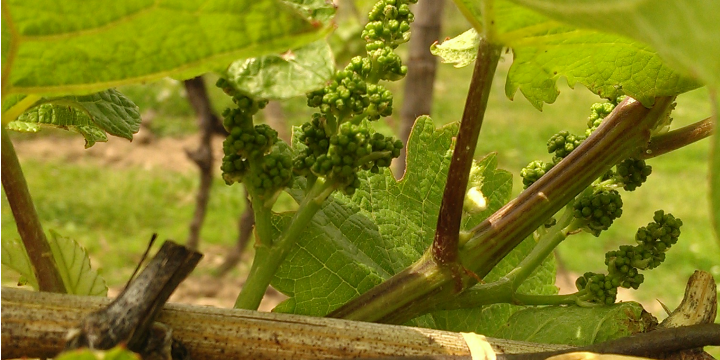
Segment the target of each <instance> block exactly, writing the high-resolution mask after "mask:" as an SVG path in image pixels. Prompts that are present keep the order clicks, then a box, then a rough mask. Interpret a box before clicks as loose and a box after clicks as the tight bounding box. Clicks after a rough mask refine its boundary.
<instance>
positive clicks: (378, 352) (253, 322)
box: [2, 288, 568, 360]
mask: <svg viewBox="0 0 720 360" xmlns="http://www.w3.org/2000/svg"><path fill="white" fill-rule="evenodd" d="M110 301H111V300H110V299H106V298H98V297H87V296H73V295H61V294H51V293H39V292H30V291H24V290H18V289H10V288H3V289H2V344H3V346H2V358H3V359H10V358H17V357H29V358H42V357H53V356H55V355H57V354H58V352H60V351H61V350H62V349H63V346H64V344H65V336H66V333H67V331H68V329H70V328H72V327H74V326H76V325H77V323H78V322H79V321H80V320H81V319H82V318H83V317H85V316H86V315H87V314H89V313H90V312H92V311H95V310H98V309H100V308H102V307H104V306H107V304H108V303H110ZM157 321H159V322H162V323H163V324H165V325H167V326H169V327H171V328H172V329H173V338H175V339H177V340H179V341H180V342H182V343H183V344H184V345H185V347H186V348H187V349H188V351H189V352H190V355H191V356H192V358H193V359H194V360H203V359H333V358H336V359H337V358H353V357H366V358H367V357H386V356H414V355H456V356H468V358H469V355H470V352H469V349H468V347H467V345H466V342H465V340H464V339H463V336H462V334H460V333H454V332H449V331H439V330H431V329H422V328H413V327H405V326H396V325H383V324H373V323H364V322H355V321H347V320H338V319H327V318H315V317H308V316H299V315H289V314H276V313H261V312H256V311H247V310H233V309H216V308H211V307H200V306H189V305H178V304H167V305H166V306H165V308H164V309H163V311H162V312H161V313H160V316H159V317H158V319H157ZM488 341H489V342H490V343H491V345H492V346H493V348H494V350H495V351H497V352H498V353H513V352H515V353H517V352H536V351H549V350H559V349H565V348H568V347H567V346H563V345H542V344H534V343H527V342H520V341H509V340H500V339H490V338H488Z"/></svg>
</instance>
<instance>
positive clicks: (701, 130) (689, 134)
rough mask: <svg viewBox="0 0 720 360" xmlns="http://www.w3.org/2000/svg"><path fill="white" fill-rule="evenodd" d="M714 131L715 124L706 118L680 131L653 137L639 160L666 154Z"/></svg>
mask: <svg viewBox="0 0 720 360" xmlns="http://www.w3.org/2000/svg"><path fill="white" fill-rule="evenodd" d="M714 131H715V124H714V123H713V121H712V119H711V118H707V119H705V120H701V121H698V122H696V123H694V124H690V125H688V126H685V127H682V128H680V129H677V130H673V131H670V132H667V133H665V134H662V135H658V136H654V137H653V138H652V139H650V145H648V148H647V150H645V151H643V152H642V155H640V156H639V158H640V159H650V158H654V157H656V156H660V155H663V154H667V153H669V152H671V151H674V150H677V149H680V148H682V147H684V146H687V145H690V144H692V143H694V142H696V141H700V140H702V139H704V138H706V137H709V136H710V135H712V134H713V132H714Z"/></svg>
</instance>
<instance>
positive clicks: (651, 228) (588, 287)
mask: <svg viewBox="0 0 720 360" xmlns="http://www.w3.org/2000/svg"><path fill="white" fill-rule="evenodd" d="M681 226H682V220H680V219H677V218H675V217H674V216H673V215H672V214H665V212H664V211H662V210H658V211H656V212H655V215H654V216H653V222H651V223H649V224H648V225H647V226H644V227H641V228H640V229H638V231H637V233H636V234H635V241H636V242H637V243H638V244H637V245H635V246H630V245H622V246H620V248H619V249H618V250H614V251H609V252H607V253H606V254H605V265H607V267H608V274H607V275H605V274H595V273H585V274H584V275H583V276H582V277H580V278H578V279H577V281H576V282H575V285H576V286H577V288H578V290H580V291H584V294H583V295H582V296H581V300H583V301H585V302H589V303H599V304H612V303H614V302H615V299H616V295H617V288H618V287H624V288H626V289H637V288H638V287H639V286H640V284H642V282H643V281H644V280H645V278H644V276H643V275H642V274H640V273H639V270H650V269H654V268H656V267H658V266H659V265H660V264H661V263H662V262H663V261H665V253H666V252H667V251H668V250H669V249H670V247H671V246H672V245H674V244H676V243H677V240H678V237H679V236H680V227H681Z"/></svg>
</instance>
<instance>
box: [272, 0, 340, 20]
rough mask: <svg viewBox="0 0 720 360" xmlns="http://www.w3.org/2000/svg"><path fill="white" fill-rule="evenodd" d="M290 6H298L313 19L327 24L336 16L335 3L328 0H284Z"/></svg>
mask: <svg viewBox="0 0 720 360" xmlns="http://www.w3.org/2000/svg"><path fill="white" fill-rule="evenodd" d="M284 1H285V3H287V4H288V5H290V6H293V7H295V8H297V9H298V10H299V11H301V12H302V13H304V14H306V16H307V17H308V18H310V19H312V20H317V21H320V22H322V23H323V24H325V25H328V24H329V23H330V21H332V19H333V18H334V17H335V4H333V2H332V1H327V0H284Z"/></svg>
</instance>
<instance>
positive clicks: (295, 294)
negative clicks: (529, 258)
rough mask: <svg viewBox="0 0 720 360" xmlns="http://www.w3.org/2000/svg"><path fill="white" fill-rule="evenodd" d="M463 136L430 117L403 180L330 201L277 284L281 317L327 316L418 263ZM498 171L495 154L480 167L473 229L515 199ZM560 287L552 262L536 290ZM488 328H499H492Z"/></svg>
mask: <svg viewBox="0 0 720 360" xmlns="http://www.w3.org/2000/svg"><path fill="white" fill-rule="evenodd" d="M457 130H458V127H457V125H456V124H452V125H449V126H446V127H443V128H440V129H435V126H434V125H433V123H432V121H431V120H430V118H428V117H420V118H418V120H417V122H416V123H415V126H414V128H413V131H412V133H411V136H410V140H409V142H408V152H407V154H408V155H407V167H406V173H405V175H404V176H403V178H402V179H401V180H400V181H396V180H395V178H394V177H393V175H392V174H391V173H390V171H386V172H384V173H381V174H378V175H373V176H368V175H367V174H365V175H363V176H361V177H362V186H361V187H360V188H358V189H357V191H356V192H355V194H354V195H353V197H352V198H348V197H345V196H335V197H334V198H332V199H329V200H328V201H326V203H325V204H324V205H323V207H322V209H321V210H320V212H318V214H317V215H315V217H314V218H313V221H312V222H311V224H310V225H309V226H308V227H307V229H306V230H305V232H304V233H303V235H302V236H301V237H300V239H298V242H297V244H296V246H295V247H294V248H293V249H292V251H291V252H290V255H289V256H288V257H287V259H286V260H285V262H284V263H283V264H282V265H281V266H280V269H279V270H278V272H277V273H276V276H275V278H274V279H273V282H272V285H273V287H274V288H276V289H278V290H279V291H281V292H283V293H285V294H286V295H288V296H289V297H290V299H288V300H287V301H285V302H284V303H282V304H281V305H279V306H278V307H277V308H276V310H277V311H284V312H294V313H300V314H308V315H316V316H322V315H325V314H327V313H328V312H330V311H332V310H333V309H335V308H337V307H339V306H340V305H342V304H344V303H345V302H347V301H348V300H350V299H352V298H354V297H356V296H357V295H359V294H361V293H363V292H365V291H367V290H369V289H370V288H372V287H373V286H375V285H377V284H379V283H380V282H381V281H383V280H384V279H387V278H389V277H390V276H392V275H393V274H396V273H398V272H399V271H401V270H402V269H404V268H405V267H407V266H408V265H410V264H411V263H412V262H414V261H415V260H417V259H418V258H419V257H420V256H421V255H422V253H423V252H425V250H426V249H427V248H428V247H429V246H430V243H431V242H432V238H433V234H434V232H435V226H436V222H437V216H438V213H439V209H440V202H441V199H442V193H443V189H444V186H445V181H446V177H447V171H448V166H449V163H450V156H451V155H452V142H453V140H452V139H453V136H455V135H456V132H457ZM496 167H497V159H496V157H495V155H494V154H491V155H489V156H487V157H485V158H484V159H482V160H481V161H480V162H479V163H478V164H477V166H476V167H475V170H474V174H473V175H474V176H473V177H472V181H471V186H477V187H480V188H481V192H482V194H483V196H484V197H485V199H486V203H487V208H486V209H485V210H484V211H480V212H476V213H473V214H470V213H466V214H465V215H464V216H463V227H464V228H465V229H467V228H469V227H471V226H472V225H476V224H477V223H478V222H479V221H480V220H481V219H484V218H485V217H487V216H488V215H489V214H491V213H492V212H494V211H495V210H497V209H499V208H500V207H501V206H502V205H504V204H505V202H506V201H507V200H508V198H509V196H510V192H511V186H512V177H511V175H510V174H509V173H507V172H505V171H502V170H497V169H496ZM293 196H295V197H298V198H299V197H300V196H302V192H300V191H294V192H293ZM290 217H291V214H284V215H281V216H276V218H275V224H276V227H277V229H281V228H284V227H285V226H287V222H288V221H289V219H290ZM277 231H279V230H277ZM532 245H533V242H532V240H530V242H525V243H523V246H521V247H519V248H518V249H516V250H515V251H514V252H513V253H512V254H511V255H509V256H508V257H506V260H503V261H502V262H501V263H500V265H499V266H498V268H497V270H496V271H495V272H493V273H492V274H490V275H489V276H490V277H488V279H490V278H497V277H499V276H500V275H504V274H505V273H507V271H509V269H512V268H513V267H514V264H516V263H517V261H519V259H520V258H522V256H523V255H524V254H526V253H527V252H529V251H530V249H531V248H532ZM553 283H554V269H553V268H552V262H548V263H547V264H544V265H543V267H542V269H541V270H540V271H538V272H537V273H536V274H534V275H533V277H532V278H531V280H529V282H528V284H529V285H528V291H531V292H532V293H554V291H555V288H554V286H552V284H553ZM523 289H525V288H523ZM533 289H534V290H533ZM533 291H535V292H533ZM511 312H512V311H511V310H509V309H507V308H505V307H502V306H499V307H496V308H493V307H488V308H487V309H485V311H484V312H482V316H483V319H481V320H478V321H480V322H483V321H484V320H486V319H495V320H496V321H497V322H496V323H495V324H496V325H497V324H501V323H502V322H503V321H504V320H506V319H507V318H508V317H509V316H510V314H511ZM468 315H477V312H476V310H475V309H473V310H456V311H447V312H438V313H435V314H431V315H428V316H424V317H421V318H418V319H416V320H415V322H414V323H413V324H415V325H421V326H427V327H437V328H443V327H447V326H450V324H451V323H454V322H455V321H456V319H460V318H463V319H465V318H467V317H468ZM483 324H487V326H488V327H490V326H491V325H490V323H489V322H488V321H484V322H483ZM469 327H472V329H476V328H477V327H478V325H477V322H473V323H472V324H469V325H468V326H467V327H465V328H463V330H464V331H470V330H472V329H469Z"/></svg>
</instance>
